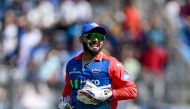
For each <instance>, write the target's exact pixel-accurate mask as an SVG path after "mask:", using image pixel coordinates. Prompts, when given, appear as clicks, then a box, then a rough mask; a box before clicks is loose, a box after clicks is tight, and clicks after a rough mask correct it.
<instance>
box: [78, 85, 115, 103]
mask: <svg viewBox="0 0 190 109" xmlns="http://www.w3.org/2000/svg"><path fill="white" fill-rule="evenodd" d="M78 92H79V93H81V94H83V95H85V96H86V97H88V98H90V99H92V100H93V101H105V100H108V99H112V95H113V93H112V89H111V88H104V89H86V90H79V91H78Z"/></svg>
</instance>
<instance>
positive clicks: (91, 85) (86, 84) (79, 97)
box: [77, 80, 99, 105]
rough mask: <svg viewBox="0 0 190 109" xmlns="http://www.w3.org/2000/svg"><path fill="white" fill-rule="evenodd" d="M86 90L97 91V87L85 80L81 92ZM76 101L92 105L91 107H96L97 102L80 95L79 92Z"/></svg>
mask: <svg viewBox="0 0 190 109" xmlns="http://www.w3.org/2000/svg"><path fill="white" fill-rule="evenodd" d="M88 89H98V87H97V86H96V85H95V84H93V83H92V82H91V81H89V80H86V83H85V85H84V86H83V88H82V89H81V90H88ZM77 99H78V100H79V101H81V102H83V103H85V104H93V105H97V104H98V102H99V101H97V100H95V99H94V100H93V99H91V98H89V97H87V96H86V95H83V94H82V93H80V92H79V91H78V92H77Z"/></svg>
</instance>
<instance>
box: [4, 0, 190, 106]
mask: <svg viewBox="0 0 190 109" xmlns="http://www.w3.org/2000/svg"><path fill="white" fill-rule="evenodd" d="M138 1H141V0H120V2H121V3H120V4H121V7H120V8H118V9H116V8H114V7H113V6H115V5H111V6H110V4H111V3H110V2H113V3H114V1H110V0H0V109H57V105H58V102H59V98H60V96H61V94H62V90H63V88H64V76H65V65H66V64H67V62H68V60H70V59H71V58H73V57H74V56H76V55H77V54H79V53H80V52H82V46H81V45H80V43H79V40H78V37H79V36H80V34H81V30H82V27H83V25H84V24H85V23H87V22H97V23H98V24H100V25H102V26H105V27H106V28H107V29H108V31H109V33H108V34H107V35H106V39H105V40H104V46H103V52H105V53H107V54H110V55H112V56H115V57H116V58H117V59H118V60H119V61H120V62H122V63H123V65H124V67H125V68H126V70H127V71H128V72H129V73H130V75H131V76H132V78H133V80H134V81H135V82H136V84H137V88H138V96H137V99H135V100H129V101H121V102H120V103H119V105H118V109H170V108H169V105H160V104H164V103H168V102H172V101H175V100H173V99H176V98H174V97H173V95H174V94H175V93H169V94H168V93H167V90H169V89H168V88H167V87H166V86H167V85H166V81H165V75H166V73H167V70H166V69H167V67H168V66H169V65H168V64H169V62H170V60H171V59H172V56H173V54H171V52H170V49H169V47H168V43H169V42H170V40H171V39H170V37H169V35H168V34H167V31H166V30H167V29H166V24H165V20H164V19H163V14H162V13H160V12H159V11H155V10H149V12H144V11H143V10H140V9H139V7H138V6H137V5H136V4H135V3H137V2H138ZM148 1H150V0H145V1H144V2H148ZM151 1H152V0H151ZM162 1H163V2H164V9H163V10H164V12H165V17H166V18H167V19H168V20H167V22H169V24H171V26H170V27H171V29H174V28H175V30H176V32H177V34H175V35H176V39H177V42H178V43H179V45H180V53H181V55H182V56H183V57H184V58H185V60H187V61H188V62H190V0H162ZM141 2H142V1H141ZM113 3H112V4H113ZM141 7H143V6H141ZM148 7H153V6H148ZM145 13H146V14H145ZM167 27H168V26H167ZM189 101H190V99H189ZM175 103H176V102H175ZM171 109H176V108H171ZM184 109H185V108H184Z"/></svg>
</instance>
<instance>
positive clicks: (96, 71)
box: [92, 68, 100, 76]
mask: <svg viewBox="0 0 190 109" xmlns="http://www.w3.org/2000/svg"><path fill="white" fill-rule="evenodd" d="M99 72H100V69H99V68H94V69H92V73H93V74H94V75H95V76H96V75H98V73H99Z"/></svg>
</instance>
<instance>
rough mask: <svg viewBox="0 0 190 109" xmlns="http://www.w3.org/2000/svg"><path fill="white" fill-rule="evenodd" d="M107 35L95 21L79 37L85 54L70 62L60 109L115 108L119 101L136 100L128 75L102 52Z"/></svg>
mask: <svg viewBox="0 0 190 109" xmlns="http://www.w3.org/2000/svg"><path fill="white" fill-rule="evenodd" d="M106 34H107V30H106V28H105V27H103V26H99V25H98V24H96V23H95V22H90V23H87V24H85V25H84V27H83V29H82V34H81V36H80V37H79V41H80V43H81V44H82V45H83V52H82V53H81V54H79V55H78V56H76V57H74V58H73V59H71V60H70V61H69V62H68V63H67V66H66V77H65V81H66V85H65V87H64V90H63V94H62V97H61V99H60V103H59V107H58V109H116V108H117V102H118V101H119V100H129V99H134V98H136V96H137V89H136V85H135V83H134V82H133V80H132V79H131V76H130V75H129V73H128V72H127V71H126V70H125V69H124V67H123V65H122V64H121V63H120V62H118V61H117V60H116V59H115V58H114V57H112V56H110V55H107V54H105V53H103V52H102V51H101V50H102V46H103V41H104V39H105V35H106Z"/></svg>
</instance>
